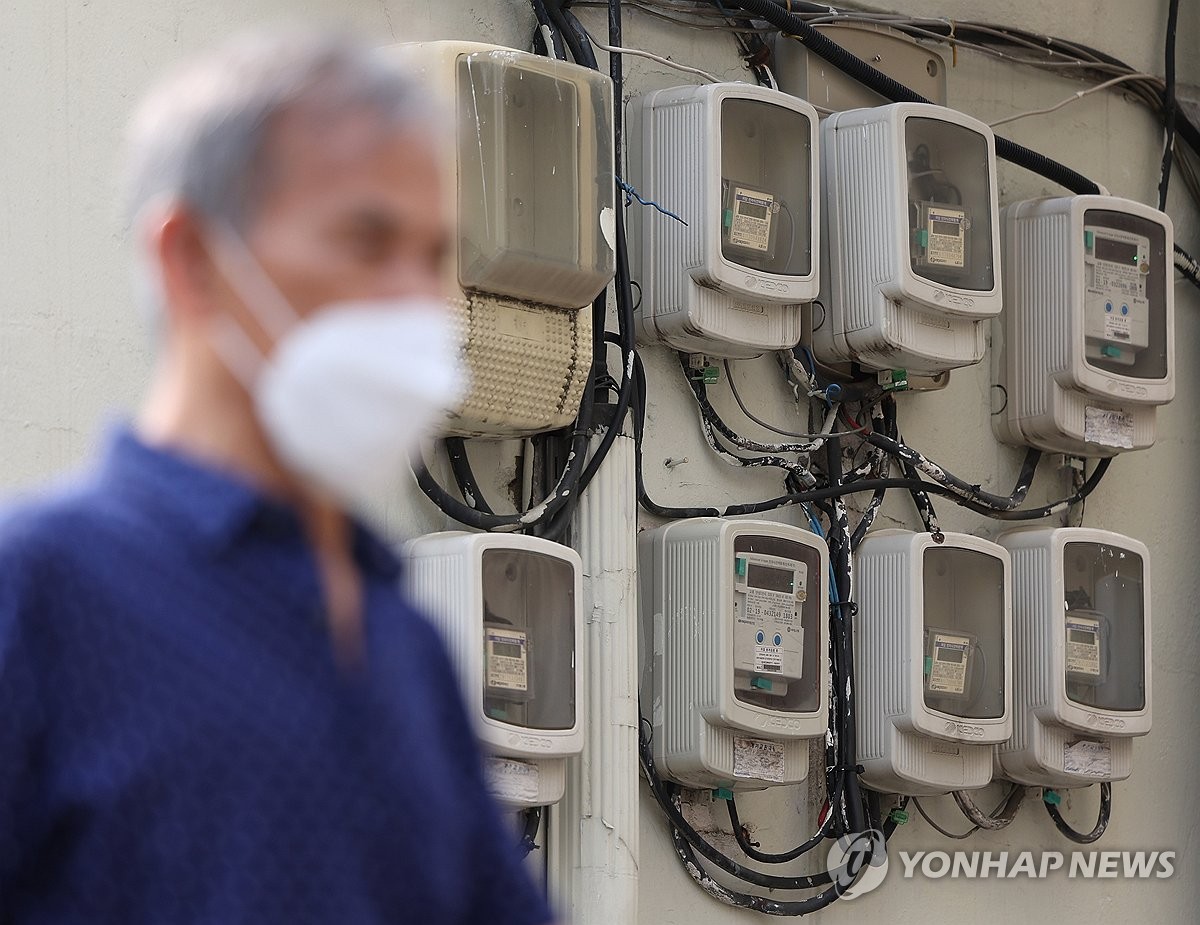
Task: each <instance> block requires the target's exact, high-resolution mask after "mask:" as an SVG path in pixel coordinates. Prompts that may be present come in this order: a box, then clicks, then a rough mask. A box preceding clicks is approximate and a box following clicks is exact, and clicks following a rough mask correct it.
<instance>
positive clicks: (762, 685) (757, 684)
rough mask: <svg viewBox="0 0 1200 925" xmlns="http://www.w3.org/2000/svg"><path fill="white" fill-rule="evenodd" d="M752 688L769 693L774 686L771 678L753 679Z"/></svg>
mask: <svg viewBox="0 0 1200 925" xmlns="http://www.w3.org/2000/svg"><path fill="white" fill-rule="evenodd" d="M750 686H751V687H753V688H754V689H755V690H760V691H769V690H770V689H771V686H772V685H771V679H770V678H753V679H751V681H750Z"/></svg>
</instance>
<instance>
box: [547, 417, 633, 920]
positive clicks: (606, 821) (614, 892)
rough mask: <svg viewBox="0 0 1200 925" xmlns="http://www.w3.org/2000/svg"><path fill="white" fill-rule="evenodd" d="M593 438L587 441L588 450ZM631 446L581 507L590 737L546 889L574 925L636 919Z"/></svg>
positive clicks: (558, 826)
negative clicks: (548, 885)
mask: <svg viewBox="0 0 1200 925" xmlns="http://www.w3.org/2000/svg"><path fill="white" fill-rule="evenodd" d="M598 442H599V438H596V439H595V440H593V448H594V447H595V445H596V444H597V443H598ZM633 467H634V449H633V439H632V438H631V437H630V436H628V434H627V433H625V432H622V434H621V435H620V436H618V437H617V439H616V441H615V442H614V443H613V445H612V449H611V450H610V451H609V454H608V457H607V458H606V459H605V461H604V464H603V465H602V466H601V467H600V470H599V472H597V473H596V477H595V478H594V479H593V480H592V482H591V484H590V485H589V486H588V489H587V491H586V492H585V493H584V495H583V497H582V498H581V499H580V502H579V509H578V511H577V512H576V515H575V538H576V542H575V547H576V549H577V550H578V552H579V554H580V556H581V557H582V559H583V597H584V600H583V606H584V614H585V618H586V634H587V638H586V639H585V640H583V645H582V646H581V647H580V650H581V652H582V655H583V657H582V660H581V665H580V669H579V670H581V671H584V672H585V678H586V681H585V685H584V686H585V690H586V694H585V698H584V699H585V700H586V703H585V704H584V705H583V706H584V709H585V710H586V712H585V714H584V716H585V717H586V720H585V721H586V723H587V733H586V736H585V738H584V747H583V754H582V755H581V756H580V757H579V758H577V759H572V760H571V761H570V762H569V763H568V767H567V792H566V796H565V797H564V799H563V801H562V802H561V803H560V804H559V805H558V806H555V807H553V808H552V811H551V820H550V828H549V842H550V844H549V861H550V864H549V866H550V871H549V874H550V877H549V880H550V890H551V894H552V897H553V898H554V901H555V904H556V906H557V908H558V909H559V910H561V912H562V917H563V919H564V920H569V921H570V922H571V923H572V925H626V923H633V922H636V921H637V886H638V786H639V777H638V751H637V723H638V706H637V692H638V691H637V618H638V613H637V582H636V574H637V543H636V533H637V501H636V490H635V482H634V468H633Z"/></svg>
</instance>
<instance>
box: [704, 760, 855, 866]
mask: <svg viewBox="0 0 1200 925" xmlns="http://www.w3.org/2000/svg"><path fill="white" fill-rule="evenodd" d="M841 785H842V781H841V778H840V777H839V778H838V780H837V783H836V785H835V789H834V791H833V792H832V793H830V795H829V801H828V803H827V804H826V805H827V806H829V807H830V808H832V807H833V806H835V805H837V802H838V800H840V799H841V796H842V792H841ZM725 805H726V807H727V809H728V811H729V825H730V827H732V829H733V837H734V839H735V840H736V841H737V843H738V847H739V848H741V849H742V853H743V854H745V855H746V857H748V858H750V860H752V861H758V862H760V863H762V864H786V863H787V862H788V861H794V860H796V858H798V857H800V856H801V855H804V854H807V853H808V852H809V851H811V850H812V849H813V848H815V847H816V846H817V845H819V844H820V843H821V842H823V841H824V840H825V839H826V838H828V837H829V833H830V832H831V831H832V829H833V813H832V812H830V813H829V814H828V815H827V816H826V817H825V821H824V822H822V823H821V824H820V825H819V826H818V827H817V831H816V832H815V833H814V834H813V835H812V836H811V837H810V838H808V839H807V840H805V841H804V842H802V843H801V844H800V845H798V846H797V847H795V848H792V849H791V850H790V851H784V852H781V853H779V854H771V853H768V852H765V851H759V850H758V848H757V846H755V845H754V844H753V843H752V842H751V841H750V836H749V835H748V834H747V832H746V828H745V826H743V825H742V821H741V819H740V818H739V816H738V811H737V803H736V801H735V799H734V795H733V794H732V793H731V794H730V795H729V796H728V797H727V798H726V800H725Z"/></svg>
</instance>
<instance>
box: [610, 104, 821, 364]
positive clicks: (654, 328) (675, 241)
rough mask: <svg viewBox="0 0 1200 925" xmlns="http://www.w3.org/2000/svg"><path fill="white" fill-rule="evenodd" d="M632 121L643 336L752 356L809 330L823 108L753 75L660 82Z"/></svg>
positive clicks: (683, 347)
mask: <svg viewBox="0 0 1200 925" xmlns="http://www.w3.org/2000/svg"><path fill="white" fill-rule="evenodd" d="M640 112H641V118H640V119H636V118H634V119H630V129H631V131H630V146H631V157H630V173H631V177H632V180H633V183H634V185H635V186H636V187H637V188H638V191H639V193H640V194H641V196H642V198H643V199H646V200H648V201H653V202H656V203H658V204H659V205H660V206H662V208H664V209H666V210H669V211H671V212H673V213H675V215H676V216H677V217H671V216H669V215H666V214H664V213H663V212H660V211H657V210H655V209H654V208H652V207H638V208H636V209H630V210H628V211H627V214H628V216H629V224H630V234H631V242H632V244H633V246H632V247H631V255H632V257H633V260H634V262H635V266H634V271H635V272H634V276H635V278H636V279H638V280H639V282H640V285H641V287H642V299H641V305H640V306H639V308H638V310H637V324H638V336H639V338H640V339H641V340H642V341H643V342H648V343H655V342H659V341H661V342H665V343H666V344H669V345H670V346H671V347H674V348H675V349H676V350H680V351H683V352H685V353H704V354H708V355H710V356H720V357H753V356H758V355H759V354H761V353H763V352H764V351H766V350H778V349H783V348H790V347H793V346H795V345H796V343H797V342H799V340H800V333H801V315H800V305H799V303H801V302H807V301H809V300H810V299H812V298H813V297H814V296H815V295H816V294H817V264H818V259H817V250H818V245H817V221H818V208H819V205H818V202H817V196H816V190H817V178H818V176H819V174H818V166H819V165H818V161H819V157H818V149H817V111H816V110H815V109H814V108H813V107H812V106H811V105H809V104H808V103H806V102H804V101H803V100H799V99H797V98H795V97H793V96H789V95H787V94H786V93H780V92H779V91H778V90H770V89H767V88H765V87H758V86H754V85H751V84H744V83H721V84H710V85H708V86H703V87H694V86H688V87H674V88H671V89H669V90H656V91H655V92H653V93H649V94H647V95H646V96H645V97H643V98H642V99H641V101H640Z"/></svg>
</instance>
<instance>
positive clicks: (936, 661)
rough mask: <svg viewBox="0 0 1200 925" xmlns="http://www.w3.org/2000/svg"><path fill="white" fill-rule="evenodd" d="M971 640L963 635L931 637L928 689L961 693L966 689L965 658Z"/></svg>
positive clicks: (968, 654)
mask: <svg viewBox="0 0 1200 925" xmlns="http://www.w3.org/2000/svg"><path fill="white" fill-rule="evenodd" d="M970 657H971V641H970V640H969V639H967V638H966V637H964V636H942V635H940V634H937V635H935V636H934V637H933V659H932V661H931V664H930V667H929V689H930V690H931V691H936V692H938V693H942V694H961V693H963V692H964V691H965V690H966V689H967V659H968V658H970Z"/></svg>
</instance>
